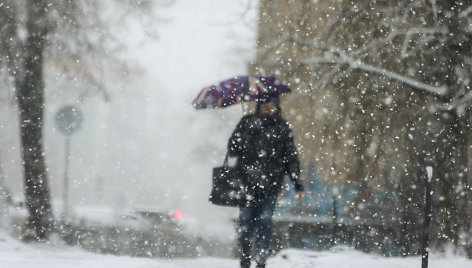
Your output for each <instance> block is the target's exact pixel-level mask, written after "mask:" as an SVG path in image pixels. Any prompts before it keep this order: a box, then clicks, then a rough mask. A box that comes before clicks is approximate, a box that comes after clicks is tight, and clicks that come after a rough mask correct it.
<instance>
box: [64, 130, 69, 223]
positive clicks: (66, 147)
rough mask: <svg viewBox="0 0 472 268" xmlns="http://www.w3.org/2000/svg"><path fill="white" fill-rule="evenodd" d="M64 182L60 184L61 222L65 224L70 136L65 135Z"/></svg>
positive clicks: (67, 202)
mask: <svg viewBox="0 0 472 268" xmlns="http://www.w3.org/2000/svg"><path fill="white" fill-rule="evenodd" d="M64 150H65V153H64V157H65V160H64V182H63V186H62V204H63V210H62V223H63V224H65V223H66V221H67V216H68V214H69V160H70V136H69V135H67V136H66V141H65V146H64Z"/></svg>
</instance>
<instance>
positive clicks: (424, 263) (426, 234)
mask: <svg viewBox="0 0 472 268" xmlns="http://www.w3.org/2000/svg"><path fill="white" fill-rule="evenodd" d="M426 171H427V175H428V176H427V178H426V179H425V193H424V199H425V200H424V220H423V241H422V246H421V268H428V257H429V248H428V247H429V239H430V230H429V229H430V225H431V194H432V193H431V178H432V177H433V168H432V167H430V166H428V167H426Z"/></svg>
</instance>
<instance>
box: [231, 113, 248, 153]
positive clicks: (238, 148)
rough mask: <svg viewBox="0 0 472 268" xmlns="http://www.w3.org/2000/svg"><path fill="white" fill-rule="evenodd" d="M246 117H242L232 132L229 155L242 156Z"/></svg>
mask: <svg viewBox="0 0 472 268" xmlns="http://www.w3.org/2000/svg"><path fill="white" fill-rule="evenodd" d="M245 121H246V118H244V117H243V118H242V119H241V120H240V121H239V123H238V125H237V126H236V128H235V129H234V131H233V134H231V137H230V138H229V141H228V155H229V156H240V155H241V154H242V151H243V149H244V140H243V131H244V122H245Z"/></svg>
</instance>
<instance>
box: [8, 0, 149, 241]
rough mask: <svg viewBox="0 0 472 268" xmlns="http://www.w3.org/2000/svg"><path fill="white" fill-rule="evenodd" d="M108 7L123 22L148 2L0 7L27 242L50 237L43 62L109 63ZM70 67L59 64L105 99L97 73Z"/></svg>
mask: <svg viewBox="0 0 472 268" xmlns="http://www.w3.org/2000/svg"><path fill="white" fill-rule="evenodd" d="M111 4H115V5H120V7H121V8H119V9H118V8H117V9H116V10H119V11H120V14H121V15H122V16H123V17H124V16H125V15H128V14H127V13H126V12H129V11H137V10H139V11H140V12H145V10H147V9H149V8H150V7H151V5H152V3H151V1H146V0H145V1H134V0H122V1H121V0H110V1H100V2H98V1H45V0H34V1H33V0H20V1H17V0H2V1H0V56H1V58H0V65H1V66H6V67H7V70H8V73H9V75H10V77H11V78H12V81H13V83H12V84H13V87H14V88H15V93H16V100H17V102H18V107H19V111H20V115H19V120H20V128H21V129H20V133H21V146H22V148H21V153H22V158H23V172H24V185H25V198H26V205H27V207H28V212H29V217H28V221H27V227H28V228H27V232H26V234H25V235H26V237H25V238H26V239H34V240H45V239H47V238H48V235H49V234H50V233H51V232H52V231H53V221H54V217H53V215H52V210H51V202H50V199H51V196H50V192H49V186H48V175H47V166H46V160H45V156H44V148H43V131H42V129H43V122H44V108H45V102H44V92H45V83H44V76H45V70H44V66H45V62H46V58H45V57H49V58H58V57H59V58H62V59H65V58H68V59H71V60H69V61H63V62H74V63H77V62H80V60H81V59H83V58H87V55H88V57H89V58H88V59H89V60H90V58H92V57H93V56H94V55H97V54H100V57H101V58H103V57H104V55H108V60H110V59H113V57H110V56H109V55H110V54H112V52H113V48H116V46H117V43H113V42H108V45H109V46H106V45H107V43H106V42H103V39H104V36H108V37H107V38H106V39H107V40H113V39H114V38H116V36H114V35H113V34H111V33H110V34H109V33H108V32H107V30H108V27H109V23H107V22H105V20H106V18H104V17H103V16H102V14H101V12H103V11H104V10H105V9H106V8H107V5H111ZM121 12H123V13H121ZM131 13H132V14H133V12H131ZM145 18H147V17H146V16H143V17H142V19H143V20H144V19H145ZM150 27H152V25H150ZM111 44H113V45H111ZM87 52H88V53H87ZM74 63H71V64H67V63H66V64H62V65H61V68H63V70H64V71H65V72H69V74H70V75H71V76H74V77H75V78H77V77H80V78H81V79H84V80H87V81H89V82H90V83H91V84H93V85H95V88H96V89H97V90H98V91H100V92H102V95H103V96H104V97H105V98H107V93H106V86H105V85H103V83H102V79H101V77H100V74H101V72H98V71H96V70H93V69H92V70H91V69H90V68H87V67H83V66H84V65H79V64H74ZM110 65H113V64H110ZM115 65H116V64H115ZM118 66H120V65H118ZM118 68H120V67H118ZM121 73H123V71H122V72H121ZM84 94H88V93H84Z"/></svg>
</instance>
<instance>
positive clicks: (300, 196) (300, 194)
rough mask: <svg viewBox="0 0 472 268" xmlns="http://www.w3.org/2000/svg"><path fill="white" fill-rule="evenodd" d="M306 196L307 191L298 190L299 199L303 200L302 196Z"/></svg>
mask: <svg viewBox="0 0 472 268" xmlns="http://www.w3.org/2000/svg"><path fill="white" fill-rule="evenodd" d="M304 196H305V192H304V191H298V192H297V199H298V200H302V198H303V197H304Z"/></svg>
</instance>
